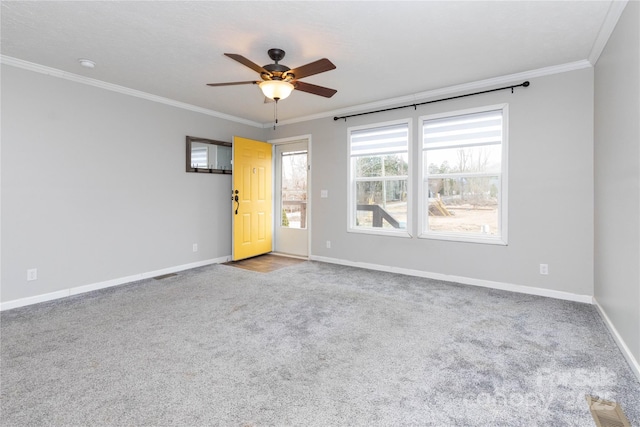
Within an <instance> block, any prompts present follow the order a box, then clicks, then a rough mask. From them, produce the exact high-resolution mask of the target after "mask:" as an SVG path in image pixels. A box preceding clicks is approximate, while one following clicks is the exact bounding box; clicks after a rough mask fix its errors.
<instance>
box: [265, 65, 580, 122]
mask: <svg viewBox="0 0 640 427" xmlns="http://www.w3.org/2000/svg"><path fill="white" fill-rule="evenodd" d="M590 67H592V65H591V62H589V61H587V60H586V59H585V60H580V61H575V62H569V63H566V64H560V65H552V66H550V67H544V68H538V69H536V70H530V71H524V72H521V73H515V74H508V75H505V76H500V77H494V78H490V79H485V80H478V81H475V82H471V83H464V84H460V85H455V86H449V87H445V88H440V89H434V90H430V91H426V92H419V93H416V94H413V95H407V96H401V97H398V98H391V99H386V100H383V101H376V102H370V103H367V104H361V105H356V106H352V107H348V108H342V109H339V110H333V111H326V112H323V113H318V114H313V115H309V116H305V117H297V118H295V119H288V120H280V121H279V122H278V124H279V125H288V124H293V123H299V122H306V121H310V120H316V119H324V118H327V117H331V118H333V117H336V116H346V115H349V114H353V113H361V112H363V111H369V110H378V109H383V108H387V107H393V106H396V105H401V104H411V103H413V102H416V103H417V102H421V101H425V100H428V99H430V98H436V97H440V96H448V95H453V94H457V93H461V92H468V91H476V90H483V89H488V88H491V87H493V86H498V85H508V84H512V83H513V82H518V81H520V80H522V81H524V80H527V79H534V78H538V77H544V76H550V75H553V74H559V73H566V72H568V71H575V70H582V69H584V68H590ZM520 83H522V82H520ZM269 126H273V124H265V127H269Z"/></svg>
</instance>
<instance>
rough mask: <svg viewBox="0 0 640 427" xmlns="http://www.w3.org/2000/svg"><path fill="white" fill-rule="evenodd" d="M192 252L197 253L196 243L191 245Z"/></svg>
mask: <svg viewBox="0 0 640 427" xmlns="http://www.w3.org/2000/svg"><path fill="white" fill-rule="evenodd" d="M193 252H198V244H197V243H194V244H193Z"/></svg>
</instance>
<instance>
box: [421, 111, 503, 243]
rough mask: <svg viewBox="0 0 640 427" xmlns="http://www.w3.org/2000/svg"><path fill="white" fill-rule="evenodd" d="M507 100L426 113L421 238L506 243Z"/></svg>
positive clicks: (423, 118) (422, 173)
mask: <svg viewBox="0 0 640 427" xmlns="http://www.w3.org/2000/svg"><path fill="white" fill-rule="evenodd" d="M507 115H508V108H507V105H499V106H492V107H485V108H482V109H473V110H465V111H458V112H452V113H447V114H439V115H433V116H424V117H421V118H420V123H421V130H422V159H421V168H420V169H421V176H422V179H421V182H420V186H421V189H420V229H421V233H420V237H424V238H435V239H443V240H456V241H467V242H478V243H494V244H503V245H506V244H507V159H508V156H507V153H508V151H507V118H508V117H507Z"/></svg>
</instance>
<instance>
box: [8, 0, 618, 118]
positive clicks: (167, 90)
mask: <svg viewBox="0 0 640 427" xmlns="http://www.w3.org/2000/svg"><path fill="white" fill-rule="evenodd" d="M611 3H612V2H611V1H507V2H500V1H472V2H459V1H446V2H433V1H413V2H398V1H375V2H366V1H352V2H245V1H236V2H220V1H208V2H207V1H199V2H186V1H185V2H182V1H181V2H164V1H163V2H160V1H141V2H126V1H125V2H112V1H107V2H102V1H86V2H77V1H69V2H67V1H63V2H57V1H30V2H26V1H2V17H1V18H2V29H1V31H2V46H1V52H2V54H3V55H5V56H8V57H12V58H17V59H20V60H24V61H29V62H33V63H36V64H40V65H44V66H47V67H52V68H56V69H59V70H63V71H66V72H70V73H74V74H78V75H82V76H86V77H90V78H93V79H98V80H102V81H105V82H109V83H113V84H116V85H121V86H124V87H127V88H131V89H136V90H139V91H143V92H147V93H149V94H153V95H157V96H161V97H165V98H169V99H172V100H176V101H180V102H184V103H188V104H192V105H194V106H198V107H202V108H206V109H210V110H214V111H217V112H221V113H225V114H229V115H232V116H237V117H241V118H245V119H248V120H251V121H255V122H260V123H268V122H270V121H271V120H272V118H273V105H272V104H265V103H264V102H263V101H264V98H263V96H262V95H261V93H260V91H259V88H258V87H257V86H255V85H246V86H227V87H216V88H212V87H208V86H206V85H205V84H206V83H212V82H226V81H243V80H255V79H257V78H258V76H257V73H255V72H254V71H252V70H250V69H249V68H246V67H244V66H242V65H241V64H239V63H237V62H235V61H233V60H231V59H229V58H227V57H225V56H224V55H223V53H225V52H230V53H238V54H241V55H243V56H245V57H247V58H249V59H251V60H252V61H253V62H256V63H258V64H259V65H265V64H268V63H270V62H271V60H270V59H269V57H268V56H267V50H268V49H269V48H273V47H277V48H281V49H284V50H285V51H286V57H285V59H284V60H283V61H281V62H282V63H283V64H285V65H288V66H289V67H291V68H294V67H297V66H300V65H303V64H306V63H309V62H312V61H315V60H317V59H320V58H323V57H326V58H329V59H330V60H331V61H332V62H333V63H334V64H335V65H336V66H337V69H335V70H332V71H329V72H326V73H323V74H318V75H315V76H310V77H307V78H305V79H303V81H306V82H308V83H313V84H317V85H321V86H327V87H330V88H334V89H337V90H338V93H337V94H336V95H335V96H334V97H333V98H331V99H326V98H322V97H319V96H314V95H310V94H307V93H304V92H299V91H294V93H293V94H292V95H291V96H290V97H289V98H288V99H286V100H283V101H282V102H280V103H279V106H278V115H279V117H280V119H281V120H287V119H294V118H299V117H306V116H310V115H315V114H321V113H324V112H331V111H335V110H341V109H346V108H350V107H353V106H357V105H362V104H366V103H372V102H377V101H382V100H385V99H389V98H395V97H401V96H410V95H412V94H417V93H421V92H425V91H430V90H435V89H440V88H444V87H448V86H453V85H459V84H464V83H469V82H474V81H478V80H483V79H488V78H494V77H500V76H504V75H509V74H513V73H518V72H524V71H529V70H535V69H539V68H543V67H548V66H555V65H560V64H567V63H571V62H574V61H580V60H586V59H588V58H589V56H590V54H591V52H592V49H593V47H594V44H595V43H596V40H597V38H598V34H599V32H600V30H601V27H602V26H603V24H605V21H606V17H607V12H608V10H609V7H610V5H611ZM78 58H89V59H91V60H93V61H95V62H96V64H97V65H96V68H94V69H86V68H83V67H81V66H80V65H79V63H78Z"/></svg>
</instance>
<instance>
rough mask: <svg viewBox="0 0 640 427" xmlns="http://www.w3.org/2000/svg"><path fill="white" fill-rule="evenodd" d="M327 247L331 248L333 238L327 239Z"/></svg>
mask: <svg viewBox="0 0 640 427" xmlns="http://www.w3.org/2000/svg"><path fill="white" fill-rule="evenodd" d="M327 249H331V240H327Z"/></svg>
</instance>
